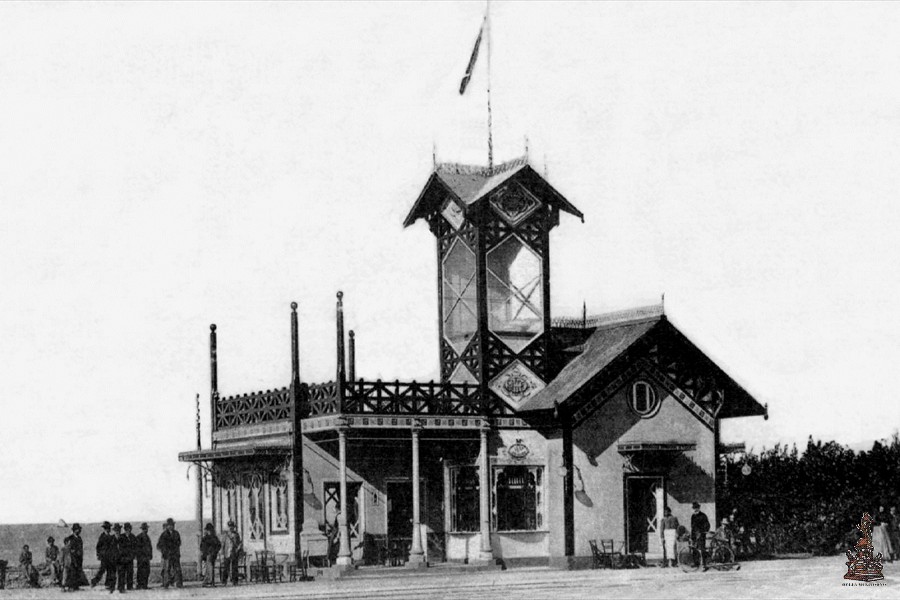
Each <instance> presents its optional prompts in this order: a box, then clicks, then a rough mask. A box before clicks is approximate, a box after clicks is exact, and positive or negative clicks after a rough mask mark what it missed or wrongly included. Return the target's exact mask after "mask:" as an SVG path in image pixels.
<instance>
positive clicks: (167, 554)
mask: <svg viewBox="0 0 900 600" xmlns="http://www.w3.org/2000/svg"><path fill="white" fill-rule="evenodd" d="M156 549H157V550H159V553H160V555H162V560H163V587H164V588H168V587H169V586H170V585H172V584H173V583H174V584H175V587H179V588H180V587H184V581H183V579H182V577H181V535H180V534H179V533H178V532H177V531H175V521H174V520H172V519H171V518H169V519H166V529H165V531H163V532H162V535H160V536H159V541H158V542H156Z"/></svg>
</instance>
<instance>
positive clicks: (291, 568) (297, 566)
mask: <svg viewBox="0 0 900 600" xmlns="http://www.w3.org/2000/svg"><path fill="white" fill-rule="evenodd" d="M287 570H288V580H290V581H307V580H308V579H309V575H308V572H309V548H307V549H306V550H304V551H303V553H302V554H301V555H300V556H297V555H296V554H294V556H293V558H291V559H290V560H288V562H287Z"/></svg>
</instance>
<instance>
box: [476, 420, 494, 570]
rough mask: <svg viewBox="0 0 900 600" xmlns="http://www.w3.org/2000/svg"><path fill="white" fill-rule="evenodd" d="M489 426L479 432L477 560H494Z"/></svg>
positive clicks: (485, 425) (486, 424) (486, 425)
mask: <svg viewBox="0 0 900 600" xmlns="http://www.w3.org/2000/svg"><path fill="white" fill-rule="evenodd" d="M489 426H490V425H489V424H488V423H487V422H485V424H484V426H483V427H482V428H481V430H480V431H479V434H480V435H481V458H480V464H479V466H478V500H479V502H478V504H479V507H478V509H479V513H480V514H481V548H480V552H479V553H478V558H479V560H485V561H492V560H494V551H493V549H492V548H491V474H490V462H491V461H490V458H489V457H488V432H489V431H490V429H488V428H489Z"/></svg>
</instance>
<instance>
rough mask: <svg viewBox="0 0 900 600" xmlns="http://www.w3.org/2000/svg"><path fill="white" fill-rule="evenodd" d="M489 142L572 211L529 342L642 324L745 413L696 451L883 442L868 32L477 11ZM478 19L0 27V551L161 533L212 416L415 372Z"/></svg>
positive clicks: (654, 11) (145, 14) (874, 70)
mask: <svg viewBox="0 0 900 600" xmlns="http://www.w3.org/2000/svg"><path fill="white" fill-rule="evenodd" d="M492 10H493V12H492V14H493V25H494V27H493V34H494V35H493V56H492V60H493V62H492V67H493V86H492V87H493V93H494V96H493V100H494V125H495V128H494V137H495V146H496V155H497V157H498V159H499V160H502V159H506V158H512V157H514V156H518V155H521V154H522V153H523V152H524V147H525V136H526V135H527V137H528V140H529V155H530V160H531V161H532V163H533V164H534V165H535V167H536V168H537V169H538V170H539V171H541V172H544V170H545V169H546V172H547V176H548V178H549V180H550V182H551V183H552V184H553V185H554V186H556V188H557V189H558V190H560V191H561V192H562V193H563V194H564V195H565V196H566V197H567V198H568V199H569V200H570V201H571V202H572V203H573V204H575V205H576V206H577V207H578V208H579V209H581V210H582V212H584V213H585V216H586V220H585V223H584V224H581V223H580V222H579V221H578V220H577V219H575V218H572V217H570V216H567V215H563V217H562V219H561V224H560V226H559V228H557V230H556V231H555V233H554V234H553V236H552V238H551V240H552V244H553V247H552V256H551V272H552V286H553V287H552V314H553V315H554V316H563V315H576V314H580V311H581V306H582V302H586V303H587V306H588V311H589V312H594V313H596V312H602V311H606V310H615V309H619V308H626V307H629V306H637V305H643V304H649V303H653V302H656V301H658V299H659V297H660V294H662V293H663V292H665V294H666V310H667V313H668V314H669V315H670V318H671V320H672V321H673V322H674V323H675V324H676V325H677V326H678V327H679V328H680V329H681V330H682V331H683V332H684V333H685V334H686V335H687V336H688V337H690V338H691V339H692V340H693V341H694V342H695V343H696V344H697V345H698V346H700V347H701V348H703V349H704V350H705V351H706V352H707V353H708V354H709V355H710V356H711V357H712V358H713V359H714V360H716V361H717V362H718V363H719V364H720V365H721V366H723V367H724V368H725V370H726V371H727V372H728V373H729V374H731V375H732V376H733V377H734V378H735V379H737V380H738V381H739V382H741V383H742V384H743V385H745V387H746V388H747V389H748V390H749V391H750V392H751V393H752V394H754V395H755V396H756V398H758V399H759V400H760V401H761V402H767V403H768V404H769V410H770V414H771V418H770V419H769V420H768V421H763V420H762V419H761V418H752V419H738V420H733V421H729V422H726V423H725V425H724V426H723V440H724V441H726V442H737V441H745V442H746V443H747V445H748V447H754V448H756V449H759V448H761V447H763V446H769V447H770V446H772V445H773V444H774V443H776V442H789V443H792V442H798V443H801V444H802V443H804V442H805V440H806V438H807V436H809V435H812V436H814V437H816V438H823V439H837V440H838V441H840V442H843V443H851V444H857V443H860V442H864V441H868V440H873V439H876V438H880V437H887V436H889V435H890V434H891V433H892V432H893V431H895V430H896V428H897V426H898V424H900V403H898V402H897V400H896V399H895V398H894V397H893V396H892V394H893V393H895V388H896V384H895V382H893V381H892V380H890V379H889V377H890V374H891V373H896V370H897V365H898V364H900V345H898V343H897V340H898V339H900V319H897V317H896V314H895V313H896V311H895V305H896V303H897V296H898V287H900V286H898V274H897V273H898V267H897V256H898V248H897V246H898V244H897V229H898V226H900V209H898V206H897V204H898V203H897V196H898V190H900V169H898V168H897V161H898V150H900V85H898V78H897V73H900V52H898V45H897V32H898V31H900V7H898V6H897V5H896V4H889V3H883V4H882V3H878V4H863V5H861V4H849V3H847V4H839V3H820V4H812V3H795V4H784V3H771V4H770V3H766V4H757V3H718V4H713V3H692V4H677V3H652V4H650V3H648V4H631V3H586V2H584V3H571V4H566V3H561V2H553V3H537V2H531V3H521V4H520V3H514V2H504V1H498V2H495V3H494V4H493V9H492ZM483 11H484V5H483V4H482V3H480V2H474V3H449V2H448V3H411V2H404V3H394V4H390V3H373V4H368V5H366V4H362V3H353V4H349V3H348V4H328V3H318V4H289V3H275V4H257V3H253V4H249V3H236V2H235V3H225V4H213V3H193V4H190V3H130V4H113V3H97V4H71V3H55V4H39V3H29V4H24V3H23V4H10V3H3V4H2V5H0V202H2V213H0V269H2V274H0V275H2V278H0V281H2V293H0V390H2V392H0V393H2V396H3V398H2V418H0V443H2V444H3V446H4V447H5V448H6V451H5V452H4V453H3V460H2V462H0V476H2V480H3V482H4V484H3V485H2V492H0V522H20V521H21V522H29V521H32V522H33V521H56V520H57V519H58V518H65V519H67V520H69V521H73V520H82V521H90V520H100V519H110V520H113V519H117V520H121V519H132V520H138V519H147V520H149V519H160V518H165V517H167V516H170V515H175V516H176V517H183V516H188V515H191V514H192V511H193V494H194V484H193V483H192V482H191V481H188V480H187V479H186V472H187V467H186V466H185V465H183V464H180V463H178V462H177V453H178V452H179V451H183V450H189V449H192V448H193V447H194V397H195V394H197V393H200V394H201V399H202V407H203V410H202V415H203V426H204V445H208V444H209V437H208V433H207V432H208V390H209V366H208V333H209V329H208V327H209V324H210V323H213V322H215V323H216V324H217V325H218V331H219V365H220V367H219V384H220V385H219V387H220V390H221V391H222V393H223V394H226V395H230V394H234V393H242V392H249V391H253V390H260V389H267V388H274V387H280V386H283V385H286V384H287V383H288V381H289V375H290V356H289V349H290V338H289V333H290V328H289V314H290V308H289V304H290V302H291V301H297V302H298V303H299V304H300V310H299V320H300V336H301V356H300V364H301V375H302V377H303V379H304V380H305V381H309V382H317V381H323V380H326V379H329V378H332V377H333V373H334V329H333V328H334V318H333V314H334V294H335V292H336V291H337V290H339V289H341V290H343V291H344V293H345V300H346V306H347V324H348V327H350V328H354V329H355V330H356V331H357V340H358V345H357V349H358V357H359V361H358V372H359V374H360V375H362V376H365V377H372V378H374V377H383V378H390V379H394V378H400V379H407V380H408V379H413V378H418V379H431V378H437V377H438V368H437V366H438V352H437V344H436V338H437V298H436V290H435V280H436V274H435V268H436V265H435V257H434V251H435V248H434V241H433V238H432V236H431V234H430V232H429V231H428V229H427V227H426V226H425V225H424V224H422V223H419V224H417V225H416V226H415V227H412V228H410V229H408V230H403V228H402V225H401V222H402V220H403V217H404V216H405V214H406V212H407V211H408V209H409V208H410V206H411V205H412V203H413V201H414V200H415V198H416V196H417V195H418V193H419V191H420V189H421V187H422V186H423V185H424V183H425V181H426V179H427V177H428V175H429V173H430V170H431V168H432V151H433V148H436V152H437V156H438V159H439V160H445V161H464V162H481V163H484V162H485V161H486V141H485V139H486V134H485V122H486V115H485V68H484V67H485V63H484V61H483V58H484V56H482V60H481V61H480V62H479V64H478V66H477V67H476V75H475V78H474V80H473V82H472V83H471V84H470V89H469V91H468V92H467V94H466V96H464V97H462V98H461V97H460V96H459V94H458V92H457V88H458V86H459V79H460V77H461V76H462V74H463V71H464V70H465V65H466V62H467V60H468V57H469V53H470V51H471V48H472V44H473V42H474V39H475V35H476V33H477V30H478V27H479V24H480V21H481V18H482V15H483Z"/></svg>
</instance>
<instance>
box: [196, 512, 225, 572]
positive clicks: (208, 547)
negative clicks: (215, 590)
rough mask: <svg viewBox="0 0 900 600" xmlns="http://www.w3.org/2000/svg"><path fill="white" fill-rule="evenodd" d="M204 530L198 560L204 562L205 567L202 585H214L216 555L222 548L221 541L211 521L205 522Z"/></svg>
mask: <svg viewBox="0 0 900 600" xmlns="http://www.w3.org/2000/svg"><path fill="white" fill-rule="evenodd" d="M205 530H206V533H204V534H203V539H201V540H200V560H202V561H203V562H204V564H205V568H206V573H205V576H204V577H203V587H216V557H217V556H218V555H219V550H220V549H221V548H222V542H220V541H219V537H218V536H217V535H216V528H215V527H213V524H212V523H207V524H206V527H205Z"/></svg>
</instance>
